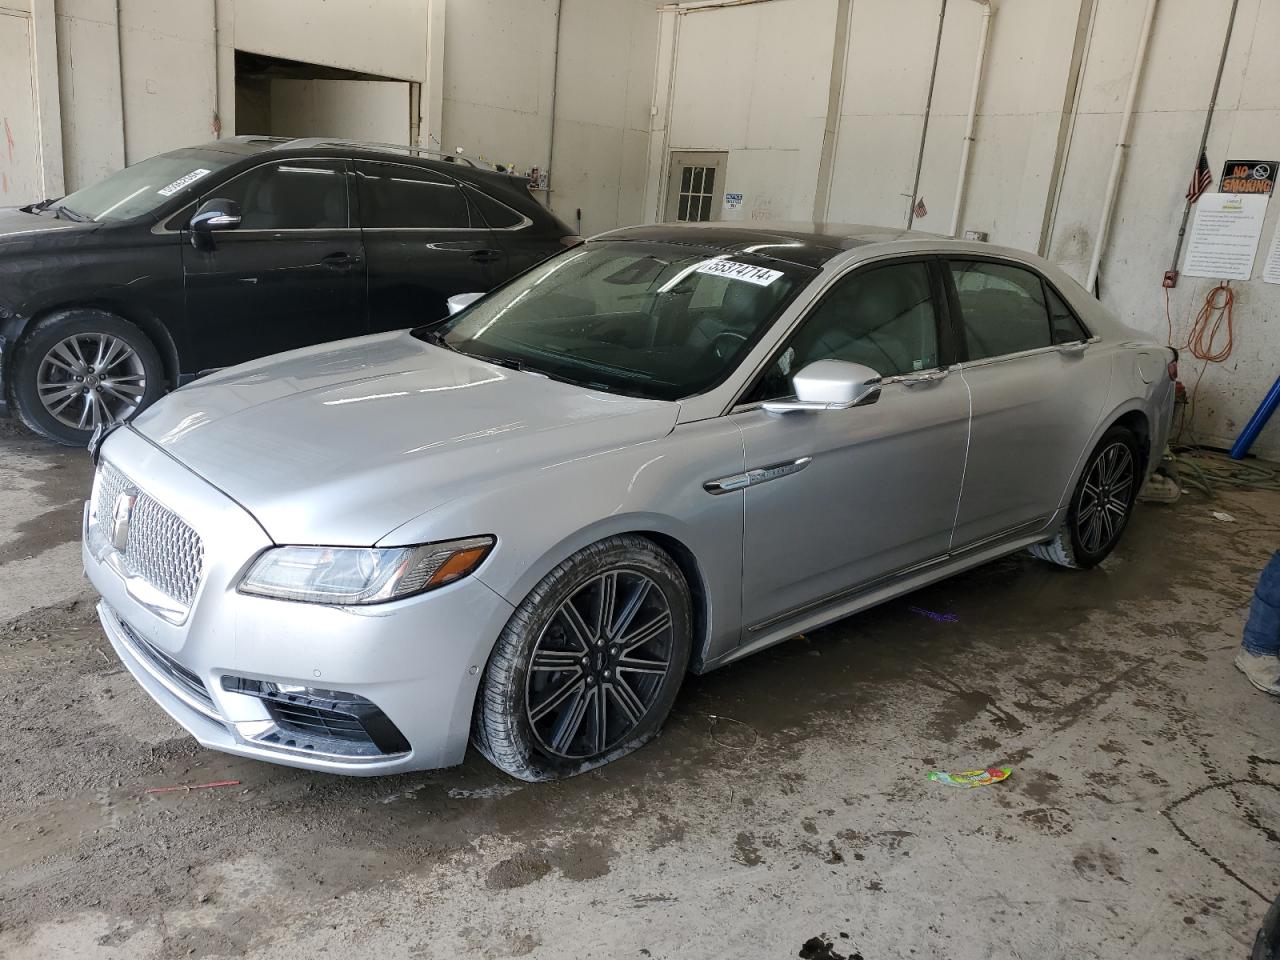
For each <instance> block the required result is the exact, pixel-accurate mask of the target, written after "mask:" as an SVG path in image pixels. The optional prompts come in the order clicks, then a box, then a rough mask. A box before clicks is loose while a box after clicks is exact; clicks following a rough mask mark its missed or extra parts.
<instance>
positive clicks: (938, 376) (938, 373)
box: [901, 370, 951, 387]
mask: <svg viewBox="0 0 1280 960" xmlns="http://www.w3.org/2000/svg"><path fill="white" fill-rule="evenodd" d="M950 372H951V371H950V370H933V371H931V372H929V373H915V374H911V375H910V376H906V377H903V378H902V380H901V382H902V383H905V384H906V385H907V386H909V387H911V386H915V385H916V384H921V383H937V382H938V381H939V380H945V379H947V375H948V374H949V373H950Z"/></svg>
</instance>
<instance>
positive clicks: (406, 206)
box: [356, 162, 480, 230]
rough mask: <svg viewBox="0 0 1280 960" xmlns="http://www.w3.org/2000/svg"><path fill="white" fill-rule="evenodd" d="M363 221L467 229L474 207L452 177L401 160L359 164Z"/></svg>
mask: <svg viewBox="0 0 1280 960" xmlns="http://www.w3.org/2000/svg"><path fill="white" fill-rule="evenodd" d="M356 182H357V183H358V184H359V190H360V225H361V226H362V227H365V228H378V227H381V228H399V229H403V230H413V229H423V228H434V229H438V230H439V229H447V230H466V229H470V228H471V227H472V226H480V224H472V222H471V208H470V207H469V206H468V205H467V198H466V197H465V196H464V195H463V193H462V189H461V188H460V187H459V186H458V185H457V184H456V183H454V182H453V181H452V180H450V179H449V178H448V177H442V176H440V175H439V174H436V173H432V172H431V171H430V170H426V169H423V168H422V167H411V166H408V165H405V164H399V163H372V162H360V163H357V164H356Z"/></svg>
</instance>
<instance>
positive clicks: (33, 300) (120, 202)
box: [0, 137, 577, 444]
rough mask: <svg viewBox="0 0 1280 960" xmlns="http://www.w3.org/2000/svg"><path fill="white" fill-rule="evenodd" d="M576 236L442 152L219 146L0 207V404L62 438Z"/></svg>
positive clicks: (423, 304) (449, 291)
mask: <svg viewBox="0 0 1280 960" xmlns="http://www.w3.org/2000/svg"><path fill="white" fill-rule="evenodd" d="M576 242H577V238H576V237H575V236H573V231H572V230H570V229H569V228H568V227H567V226H565V225H564V224H563V223H562V222H560V221H559V220H557V219H556V218H555V217H554V216H553V215H552V214H551V213H549V212H548V211H547V210H546V209H545V208H544V207H543V206H542V205H541V204H540V203H538V202H537V201H536V200H535V199H534V198H533V197H532V196H531V195H530V193H529V189H528V181H527V180H525V179H523V178H521V177H516V176H511V175H509V174H507V173H503V172H499V171H492V170H488V169H483V168H481V167H479V166H475V165H472V164H470V163H468V162H466V161H463V160H461V158H457V159H455V158H451V157H444V158H440V157H439V155H436V156H435V158H432V157H431V156H429V155H428V154H426V153H424V152H422V151H418V150H414V149H411V148H397V147H388V146H383V145H379V144H366V143H356V142H351V141H336V140H322V139H310V140H288V139H283V138H270V137H232V138H229V139H226V140H218V141H216V142H214V143H210V144H206V145H204V146H201V147H191V148H188V149H185V150H175V151H173V152H172V153H165V154H161V155H160V156H156V157H152V158H151V159H149V160H144V161H142V162H141V163H138V164H135V165H134V166H131V167H128V168H127V169H125V170H122V171H120V172H119V173H116V174H114V175H113V176H110V177H108V178H107V179H106V180H104V181H102V182H101V183H98V184H95V185H94V186H91V187H86V188H85V189H83V190H78V191H76V192H75V193H73V194H71V195H70V196H67V197H63V198H62V199H61V200H57V201H45V202H43V203H37V204H32V205H31V206H27V207H22V208H17V209H15V208H10V209H3V210H0V411H2V412H5V413H7V412H8V409H9V407H10V405H12V406H14V407H16V408H17V412H18V414H19V415H20V416H21V418H22V420H23V421H24V422H25V423H26V424H27V425H28V426H30V427H31V428H32V429H34V430H36V431H38V432H39V433H42V434H44V435H45V436H47V437H50V438H51V439H54V440H58V441H61V442H63V443H69V444H83V443H85V442H86V441H87V440H88V438H89V436H90V434H91V433H92V431H93V429H94V427H95V426H97V425H98V424H99V423H103V422H111V421H115V420H120V419H124V418H127V417H129V416H132V415H133V414H134V413H136V412H138V411H139V410H141V409H142V408H143V407H145V406H146V405H147V404H149V403H151V402H152V401H154V400H155V399H156V398H158V397H159V396H160V395H161V394H163V393H164V391H165V390H166V389H168V388H170V387H174V386H180V385H182V384H183V383H185V382H187V381H188V380H191V379H192V378H194V377H195V376H198V375H199V374H200V373H201V372H203V371H206V370H210V369H213V368H217V367H225V366H228V365H230V364H233V363H239V362H241V361H243V360H250V359H253V358H255V357H260V356H263V355H265V354H270V353H277V352H279V351H281V350H289V349H292V348H294V347H302V346H307V345H310V344H314V343H320V342H323V341H327V340H337V339H340V338H343V337H354V336H360V335H362V334H366V333H377V332H379V331H383V330H395V329H399V328H402V327H411V326H415V325H417V324H421V323H425V322H429V321H432V320H437V319H440V318H443V317H444V316H446V315H447V313H448V308H447V303H446V302H447V300H448V298H449V297H450V296H452V295H454V294H459V293H471V292H482V291H487V290H489V289H490V288H492V287H494V286H496V285H497V284H498V283H501V282H502V281H504V280H506V279H507V278H508V277H511V276H513V275H514V274H516V273H519V272H521V271H523V270H525V269H526V268H527V267H529V266H532V265H533V264H534V263H536V262H538V261H539V260H542V259H544V258H546V257H548V256H550V255H551V254H553V253H555V252H557V251H559V250H562V249H564V247H565V246H569V245H572V244H574V243H576Z"/></svg>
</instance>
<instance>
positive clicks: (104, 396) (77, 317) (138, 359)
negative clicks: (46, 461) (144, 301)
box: [13, 309, 164, 447]
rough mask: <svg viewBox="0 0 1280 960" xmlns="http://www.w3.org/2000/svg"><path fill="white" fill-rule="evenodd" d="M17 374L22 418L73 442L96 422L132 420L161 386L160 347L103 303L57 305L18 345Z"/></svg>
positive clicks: (47, 434)
mask: <svg viewBox="0 0 1280 960" xmlns="http://www.w3.org/2000/svg"><path fill="white" fill-rule="evenodd" d="M13 377H14V386H13V390H14V399H15V400H16V401H17V404H16V405H17V409H18V415H19V416H20V417H21V418H22V421H23V423H25V424H26V425H27V426H28V427H30V428H31V429H32V430H34V431H35V432H36V433H38V434H40V435H41V436H44V437H47V438H48V439H50V440H56V441H57V442H58V443H65V444H67V445H68V446H76V447H82V446H84V445H85V444H87V443H88V442H89V438H90V437H91V436H92V435H93V430H94V428H95V427H97V426H98V425H99V424H110V423H115V422H118V421H121V420H129V419H131V418H132V417H134V416H136V415H137V414H138V413H139V412H141V411H142V410H143V409H145V408H146V407H147V406H148V405H149V404H151V403H154V402H155V401H156V400H157V399H159V397H160V396H161V394H163V393H164V364H163V363H162V362H161V360H160V354H159V353H158V352H157V351H156V348H155V346H154V345H153V344H152V343H151V341H150V340H149V339H147V336H146V335H145V334H144V333H143V332H142V331H141V330H139V329H138V328H137V327H135V326H134V325H133V324H132V323H129V322H128V321H126V320H122V319H120V318H119V317H117V316H115V315H114V314H110V313H107V312H105V311H102V310H92V309H75V310H60V311H58V312H57V313H53V314H50V315H49V316H47V317H45V318H44V319H43V320H41V321H39V322H38V323H37V324H36V325H35V327H34V328H33V329H32V330H31V333H30V335H29V336H27V338H26V339H25V340H23V341H22V343H21V344H20V345H19V347H18V352H17V355H16V356H15V357H14V374H13Z"/></svg>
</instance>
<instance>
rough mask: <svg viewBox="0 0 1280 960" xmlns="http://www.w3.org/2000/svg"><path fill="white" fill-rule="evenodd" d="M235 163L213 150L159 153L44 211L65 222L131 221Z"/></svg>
mask: <svg viewBox="0 0 1280 960" xmlns="http://www.w3.org/2000/svg"><path fill="white" fill-rule="evenodd" d="M236 159H237V157H236V156H235V155H234V154H231V153H222V152H221V151H217V150H196V149H189V150H175V151H174V152H173V153H162V154H160V155H159V156H156V157H151V158H149V159H147V160H143V161H141V162H139V163H135V164H134V165H133V166H131V167H125V168H124V169H123V170H121V171H119V172H118V173H113V174H112V175H111V176H109V177H107V179H105V180H102V181H99V182H98V183H95V184H94V185H93V186H91V187H85V188H84V189H83V190H77V191H76V192H75V193H72V194H68V195H67V196H65V197H63V198H62V199H61V200H59V201H57V202H56V203H51V204H50V205H49V206H48V207H46V208H45V209H46V210H49V211H52V212H53V213H54V214H56V215H57V216H60V217H62V218H64V219H66V220H98V221H104V220H132V219H133V218H134V217H140V216H142V215H143V214H145V213H150V212H151V211H153V210H155V209H156V208H157V207H159V206H160V205H161V204H163V203H166V202H168V200H169V199H170V198H171V197H173V196H175V195H177V194H178V193H181V192H182V191H183V190H185V189H186V188H187V187H189V186H191V185H192V184H194V183H196V182H197V181H199V180H203V179H204V178H205V177H208V176H209V175H210V174H213V173H217V172H218V171H219V170H221V169H223V168H224V167H226V166H228V165H230V164H231V163H234V162H235V161H236Z"/></svg>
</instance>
